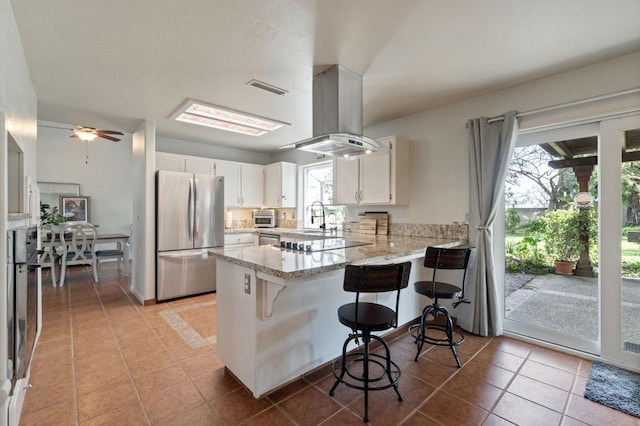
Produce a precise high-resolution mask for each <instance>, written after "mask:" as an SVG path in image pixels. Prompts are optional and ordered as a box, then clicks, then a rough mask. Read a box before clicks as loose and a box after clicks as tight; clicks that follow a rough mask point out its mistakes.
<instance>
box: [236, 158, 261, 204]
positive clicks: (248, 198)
mask: <svg viewBox="0 0 640 426" xmlns="http://www.w3.org/2000/svg"><path fill="white" fill-rule="evenodd" d="M240 178H241V184H240V186H241V198H242V207H262V205H263V204H264V166H259V165H255V164H243V165H242V166H240Z"/></svg>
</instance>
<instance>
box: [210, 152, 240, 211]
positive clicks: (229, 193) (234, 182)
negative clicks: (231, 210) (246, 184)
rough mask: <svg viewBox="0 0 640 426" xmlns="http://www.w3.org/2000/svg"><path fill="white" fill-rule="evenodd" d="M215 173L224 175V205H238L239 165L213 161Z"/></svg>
mask: <svg viewBox="0 0 640 426" xmlns="http://www.w3.org/2000/svg"><path fill="white" fill-rule="evenodd" d="M215 175H216V176H224V206H225V207H239V206H240V205H241V204H240V165H238V164H234V163H225V162H222V161H218V162H216V163H215Z"/></svg>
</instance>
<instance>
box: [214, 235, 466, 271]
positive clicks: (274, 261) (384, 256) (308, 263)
mask: <svg viewBox="0 0 640 426" xmlns="http://www.w3.org/2000/svg"><path fill="white" fill-rule="evenodd" d="M276 229H277V228H269V230H270V232H273V233H278V234H289V233H290V234H292V235H295V234H298V235H300V231H298V232H296V230H294V229H285V228H282V229H280V230H276ZM244 232H249V229H247V230H245V231H244ZM301 235H305V236H307V237H308V236H309V234H301ZM327 237H328V235H327V234H325V235H324V236H321V237H319V238H327ZM333 237H334V238H345V239H349V240H356V241H360V242H366V243H370V244H368V245H361V246H357V247H349V248H341V249H335V250H325V251H316V252H298V251H293V250H285V249H281V248H280V247H274V246H269V245H263V246H258V247H244V248H228V249H225V248H219V249H211V250H210V253H211V254H212V255H215V256H216V257H219V258H221V259H224V260H226V261H228V262H230V263H234V264H237V265H240V266H245V267H248V268H252V269H255V270H256V271H257V272H263V273H265V274H267V275H271V276H274V277H277V278H280V279H282V280H293V279H298V278H304V277H309V276H312V275H316V274H321V273H325V272H330V271H334V270H337V269H341V268H344V267H345V266H346V265H348V264H367V263H375V262H380V261H385V260H393V259H398V258H401V257H420V256H423V255H424V252H425V250H426V248H427V247H428V246H458V245H462V244H466V241H460V240H450V239H438V238H422V237H405V236H393V235H367V234H357V233H346V232H340V233H339V234H338V236H336V235H334V236H333Z"/></svg>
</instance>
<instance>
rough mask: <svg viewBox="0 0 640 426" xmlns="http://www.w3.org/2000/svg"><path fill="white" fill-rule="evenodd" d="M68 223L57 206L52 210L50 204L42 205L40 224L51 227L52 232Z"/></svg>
mask: <svg viewBox="0 0 640 426" xmlns="http://www.w3.org/2000/svg"><path fill="white" fill-rule="evenodd" d="M66 221H67V218H65V217H64V215H63V214H62V213H60V211H59V210H58V207H57V206H54V207H53V208H51V206H49V204H40V223H41V224H42V225H44V226H50V227H51V229H52V230H54V231H56V229H55V228H59V227H60V225H61V224H63V223H64V222H66Z"/></svg>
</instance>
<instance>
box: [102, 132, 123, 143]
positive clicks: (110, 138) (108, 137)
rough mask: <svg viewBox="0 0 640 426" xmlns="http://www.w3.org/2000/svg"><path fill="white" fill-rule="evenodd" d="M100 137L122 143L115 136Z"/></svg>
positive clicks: (103, 135)
mask: <svg viewBox="0 0 640 426" xmlns="http://www.w3.org/2000/svg"><path fill="white" fill-rule="evenodd" d="M98 137H101V138H102V139H107V140H110V141H113V142H120V139H119V138H114V137H113V136H109V135H105V134H100V135H98Z"/></svg>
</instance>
